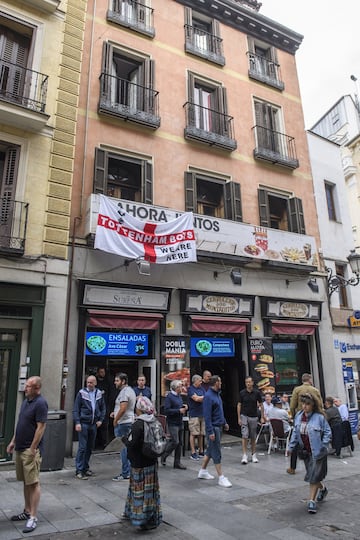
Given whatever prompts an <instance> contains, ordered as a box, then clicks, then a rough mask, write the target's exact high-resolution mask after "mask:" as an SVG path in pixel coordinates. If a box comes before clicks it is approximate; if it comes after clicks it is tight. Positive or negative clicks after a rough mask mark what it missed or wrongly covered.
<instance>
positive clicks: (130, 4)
mask: <svg viewBox="0 0 360 540" xmlns="http://www.w3.org/2000/svg"><path fill="white" fill-rule="evenodd" d="M153 13H154V10H153V9H152V8H151V7H148V6H145V5H144V4H142V3H141V2H134V0H113V1H112V6H111V9H109V10H108V12H107V20H108V21H111V22H114V23H117V24H120V25H121V26H125V27H126V28H131V29H132V30H135V31H136V32H140V33H141V34H146V35H147V36H151V37H154V36H155V29H154V16H153Z"/></svg>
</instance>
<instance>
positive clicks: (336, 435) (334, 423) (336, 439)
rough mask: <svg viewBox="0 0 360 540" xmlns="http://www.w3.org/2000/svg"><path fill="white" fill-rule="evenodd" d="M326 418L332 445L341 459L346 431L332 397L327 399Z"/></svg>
mask: <svg viewBox="0 0 360 540" xmlns="http://www.w3.org/2000/svg"><path fill="white" fill-rule="evenodd" d="M325 417H326V420H327V421H328V423H329V426H330V429H331V444H332V447H333V449H334V451H335V455H336V457H337V458H341V448H342V445H343V438H344V430H343V424H342V420H341V415H340V411H339V409H338V408H337V407H336V406H335V405H334V399H333V398H332V397H331V396H327V397H326V398H325Z"/></svg>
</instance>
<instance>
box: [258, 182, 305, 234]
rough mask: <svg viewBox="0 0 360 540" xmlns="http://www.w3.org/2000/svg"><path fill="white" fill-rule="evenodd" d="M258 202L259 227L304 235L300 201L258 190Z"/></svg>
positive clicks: (272, 192) (280, 194)
mask: <svg viewBox="0 0 360 540" xmlns="http://www.w3.org/2000/svg"><path fill="white" fill-rule="evenodd" d="M258 200H259V214H260V225H262V226H263V227H270V228H271V229H279V230H282V231H289V232H296V233H300V234H305V221H304V213H303V206H302V201H301V199H298V198H297V197H291V196H287V195H286V194H283V193H276V192H274V191H270V190H267V189H259V190H258Z"/></svg>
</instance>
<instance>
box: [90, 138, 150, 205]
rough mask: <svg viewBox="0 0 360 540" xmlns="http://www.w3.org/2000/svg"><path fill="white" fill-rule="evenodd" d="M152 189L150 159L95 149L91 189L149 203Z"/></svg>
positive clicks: (116, 196)
mask: <svg viewBox="0 0 360 540" xmlns="http://www.w3.org/2000/svg"><path fill="white" fill-rule="evenodd" d="M152 190H153V188H152V164H151V162H149V161H148V160H146V159H142V158H134V157H130V156H126V155H122V154H116V153H115V152H108V151H106V150H102V149H101V148H96V149H95V177H94V193H102V194H103V195H107V196H108V197H115V198H116V199H125V200H129V201H136V202H142V203H146V204H152Z"/></svg>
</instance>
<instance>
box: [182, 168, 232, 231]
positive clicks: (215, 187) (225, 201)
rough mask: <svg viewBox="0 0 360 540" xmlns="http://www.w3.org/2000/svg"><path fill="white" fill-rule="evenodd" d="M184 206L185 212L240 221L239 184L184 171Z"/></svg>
mask: <svg viewBox="0 0 360 540" xmlns="http://www.w3.org/2000/svg"><path fill="white" fill-rule="evenodd" d="M185 207H186V211H187V212H195V213H196V214H201V215H206V216H213V217H218V218H225V219H231V220H233V221H242V210H241V190H240V184H238V183H237V182H230V181H229V182H226V181H224V180H223V179H220V178H216V177H209V176H205V175H202V174H200V173H195V172H186V173H185Z"/></svg>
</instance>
